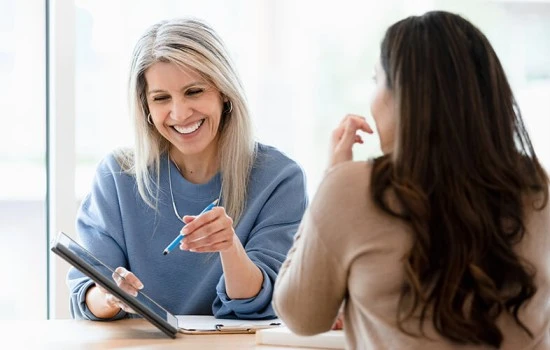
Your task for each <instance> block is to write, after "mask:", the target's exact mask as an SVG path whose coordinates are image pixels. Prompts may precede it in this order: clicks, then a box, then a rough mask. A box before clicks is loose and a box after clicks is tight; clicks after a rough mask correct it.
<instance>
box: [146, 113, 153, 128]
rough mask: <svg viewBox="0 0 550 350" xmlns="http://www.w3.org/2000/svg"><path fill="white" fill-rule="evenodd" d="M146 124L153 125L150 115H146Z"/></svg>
mask: <svg viewBox="0 0 550 350" xmlns="http://www.w3.org/2000/svg"><path fill="white" fill-rule="evenodd" d="M147 123H149V124H151V125H153V119H152V118H151V113H149V114H147Z"/></svg>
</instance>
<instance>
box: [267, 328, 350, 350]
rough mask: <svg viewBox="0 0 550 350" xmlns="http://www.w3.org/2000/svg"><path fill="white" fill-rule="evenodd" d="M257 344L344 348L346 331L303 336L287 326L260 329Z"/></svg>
mask: <svg viewBox="0 0 550 350" xmlns="http://www.w3.org/2000/svg"><path fill="white" fill-rule="evenodd" d="M256 344H259V345H260V344H261V345H281V346H297V347H304V348H317V349H344V348H345V347H346V341H345V336H344V331H342V330H339V331H328V332H325V333H321V334H317V335H312V336H303V335H297V334H295V333H292V331H291V330H290V329H288V328H287V327H277V328H270V329H260V330H258V331H257V332H256Z"/></svg>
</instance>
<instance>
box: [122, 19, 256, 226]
mask: <svg viewBox="0 0 550 350" xmlns="http://www.w3.org/2000/svg"><path fill="white" fill-rule="evenodd" d="M157 62H170V63H174V64H176V65H178V66H181V67H185V68H188V69H192V70H194V71H196V72H197V73H199V74H200V75H201V76H203V77H204V78H205V79H207V80H208V81H209V82H210V83H212V84H213V85H214V86H215V87H216V88H217V89H218V90H219V91H220V93H221V94H222V96H224V97H225V98H227V99H228V100H229V101H230V102H231V104H232V106H233V108H232V111H230V113H225V112H222V120H221V122H220V129H219V132H220V142H219V149H218V156H219V159H220V171H221V177H222V190H221V193H222V198H223V205H224V207H225V210H226V212H227V214H228V215H229V216H231V218H232V219H233V221H234V222H235V223H236V222H238V220H239V218H240V216H241V214H242V212H243V210H244V207H245V201H246V195H247V186H248V178H249V174H250V171H251V168H252V164H253V161H254V156H255V142H254V138H253V135H252V126H251V121H250V115H249V110H248V107H247V103H246V98H245V94H244V90H243V87H242V83H241V81H240V78H239V76H238V74H237V71H236V69H235V67H234V64H233V62H232V61H231V59H230V56H229V54H228V51H227V49H226V47H225V45H224V43H223V41H222V40H221V38H220V37H219V36H218V35H217V34H216V32H214V30H213V29H212V28H211V27H209V26H208V25H207V24H205V23H204V22H202V21H200V20H197V19H192V18H184V19H174V20H168V21H161V22H159V23H157V24H155V25H153V26H151V27H150V28H149V29H148V30H147V31H146V32H145V33H144V34H143V35H142V36H141V38H140V39H139V40H138V42H137V44H136V46H135V48H134V52H133V58H132V64H131V70H130V77H129V103H130V115H131V116H132V117H133V118H134V125H135V148H134V150H132V151H122V152H119V153H118V157H117V158H118V161H119V163H120V164H121V166H122V169H123V170H124V171H125V172H127V173H130V174H133V175H134V176H135V177H136V182H137V187H138V191H139V194H140V196H141V198H142V199H143V200H144V201H145V202H146V203H147V204H148V205H149V206H151V207H152V208H155V209H156V208H157V206H158V193H159V186H158V184H159V179H160V156H161V155H162V154H163V153H165V152H168V151H169V148H170V143H169V142H168V141H167V140H166V139H165V138H164V137H163V136H161V135H160V134H159V133H158V131H157V130H156V128H155V127H154V126H152V125H150V124H149V123H148V121H147V118H148V115H149V107H148V104H147V91H146V90H147V82H146V80H145V71H146V70H147V69H148V68H149V67H151V66H152V65H153V64H155V63H157ZM224 106H225V104H224Z"/></svg>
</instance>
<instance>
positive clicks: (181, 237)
mask: <svg viewBox="0 0 550 350" xmlns="http://www.w3.org/2000/svg"><path fill="white" fill-rule="evenodd" d="M217 204H218V200H217V199H216V200H215V201H213V202H212V203H210V204H208V206H207V207H206V208H204V209H203V211H201V212H200V214H199V215H202V214H204V213H206V212H207V211H210V210H212V208H214V207H215V206H216V205H217ZM199 215H197V216H199ZM184 237H185V235H182V234H181V233H180V234H179V235H178V236H177V237H176V238H175V239H174V240H173V241H172V243H170V244H169V245H168V247H166V249H164V251H163V252H162V255H166V254H168V253H170V252H171V251H172V250H174V248H176V246H177V245H178V244H180V242H181V240H182V239H183V238H184Z"/></svg>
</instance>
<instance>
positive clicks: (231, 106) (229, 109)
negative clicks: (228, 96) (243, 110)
mask: <svg viewBox="0 0 550 350" xmlns="http://www.w3.org/2000/svg"><path fill="white" fill-rule="evenodd" d="M227 104H229V107H228V108H226V111H225V114H229V113H231V112H233V103H232V102H231V100H227Z"/></svg>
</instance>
